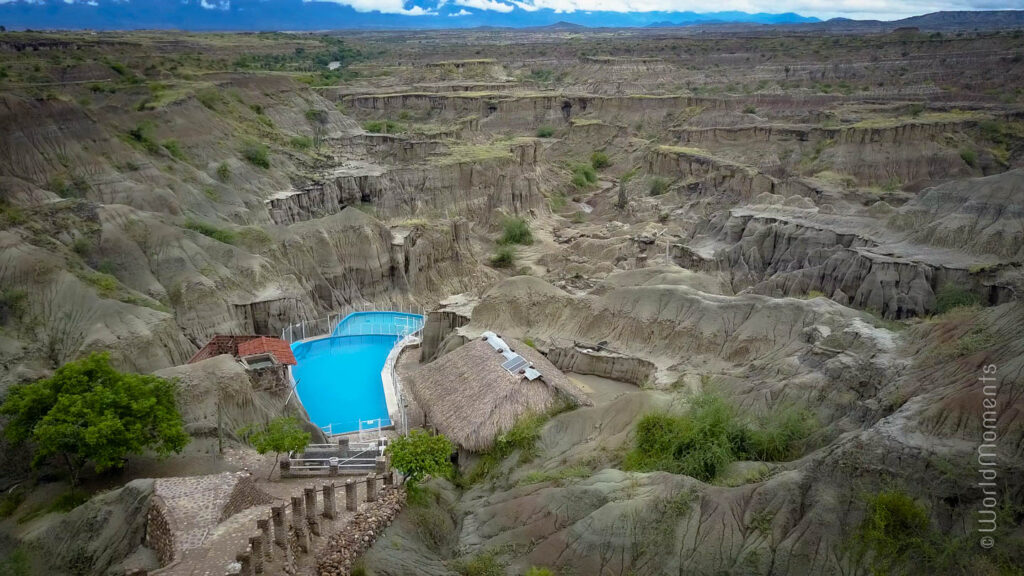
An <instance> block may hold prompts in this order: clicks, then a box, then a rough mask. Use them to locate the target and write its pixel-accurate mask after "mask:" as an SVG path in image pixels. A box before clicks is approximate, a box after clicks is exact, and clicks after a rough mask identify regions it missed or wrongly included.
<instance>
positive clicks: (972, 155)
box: [960, 148, 978, 168]
mask: <svg viewBox="0 0 1024 576" xmlns="http://www.w3.org/2000/svg"><path fill="white" fill-rule="evenodd" d="M960 159H961V160H963V161H964V163H965V164H967V165H968V166H970V167H971V168H974V166H975V164H977V163H978V154H977V153H976V152H975V151H974V150H973V149H971V148H964V149H962V150H960Z"/></svg>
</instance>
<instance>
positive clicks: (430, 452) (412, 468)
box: [387, 430, 452, 483]
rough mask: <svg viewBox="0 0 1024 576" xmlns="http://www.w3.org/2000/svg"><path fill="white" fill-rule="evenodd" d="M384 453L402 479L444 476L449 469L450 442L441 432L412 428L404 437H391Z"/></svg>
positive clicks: (416, 479) (409, 480) (414, 481)
mask: <svg viewBox="0 0 1024 576" xmlns="http://www.w3.org/2000/svg"><path fill="white" fill-rule="evenodd" d="M387 454H388V455H389V456H390V457H391V465H392V466H394V467H395V469H396V470H398V471H399V472H401V473H402V475H403V476H405V481H406V482H413V483H416V482H419V481H420V480H422V479H423V477H424V476H427V475H428V474H430V475H434V476H448V475H449V474H451V471H452V463H451V459H450V458H451V454H452V443H451V441H450V440H448V438H446V437H445V436H443V435H441V434H437V435H433V434H430V433H428V432H426V431H424V430H413V431H412V432H410V433H409V435H408V436H400V437H398V438H395V439H394V440H392V441H391V443H390V444H388V448H387Z"/></svg>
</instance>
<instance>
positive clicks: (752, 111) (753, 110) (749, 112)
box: [743, 106, 757, 114]
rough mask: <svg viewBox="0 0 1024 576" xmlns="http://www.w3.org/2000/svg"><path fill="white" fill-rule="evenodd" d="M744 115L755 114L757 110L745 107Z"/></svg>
mask: <svg viewBox="0 0 1024 576" xmlns="http://www.w3.org/2000/svg"><path fill="white" fill-rule="evenodd" d="M743 113H744V114H757V108H755V107H753V106H746V107H744V108H743Z"/></svg>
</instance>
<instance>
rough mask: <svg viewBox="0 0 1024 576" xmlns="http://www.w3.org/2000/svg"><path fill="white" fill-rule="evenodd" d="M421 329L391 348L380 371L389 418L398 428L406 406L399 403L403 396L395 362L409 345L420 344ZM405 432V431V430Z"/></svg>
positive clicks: (402, 420)
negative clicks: (419, 334)
mask: <svg viewBox="0 0 1024 576" xmlns="http://www.w3.org/2000/svg"><path fill="white" fill-rule="evenodd" d="M418 333H419V331H417V332H416V333H413V334H410V335H408V336H406V337H405V338H402V339H401V340H399V341H398V342H395V345H394V346H393V347H392V348H391V352H389V353H388V359H387V361H385V362H384V369H383V370H381V372H380V381H381V384H382V385H383V386H384V402H385V403H386V404H387V406H388V420H391V424H392V425H394V426H395V427H396V428H397V427H398V424H397V423H398V422H404V421H405V419H404V418H402V412H403V411H404V407H403V406H402V405H401V404H400V403H399V399H400V398H401V395H402V394H401V392H400V391H401V386H402V384H401V379H400V378H399V377H398V373H397V372H396V371H395V363H397V362H398V357H399V356H400V355H401V354H402V351H403V350H405V349H406V348H407V347H413V346H419V345H420V342H421V340H420V337H419V336H417V334H418ZM402 433H403V434H404V433H405V431H404V430H403V431H402Z"/></svg>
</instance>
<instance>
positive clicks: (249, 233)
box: [236, 226, 274, 252]
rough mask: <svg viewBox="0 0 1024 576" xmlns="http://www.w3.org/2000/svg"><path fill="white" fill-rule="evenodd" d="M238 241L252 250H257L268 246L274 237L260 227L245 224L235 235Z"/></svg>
mask: <svg viewBox="0 0 1024 576" xmlns="http://www.w3.org/2000/svg"><path fill="white" fill-rule="evenodd" d="M236 237H237V238H238V243H239V244H241V245H242V246H245V247H246V248H248V249H249V250H252V251H253V252H259V251H261V250H265V249H267V248H269V247H270V245H271V244H273V243H274V239H273V238H271V236H270V234H269V233H267V231H266V230H264V229H262V228H257V227H256V226H246V227H245V228H242V229H241V230H239V231H238V234H237V235H236Z"/></svg>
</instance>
